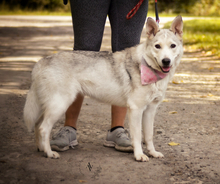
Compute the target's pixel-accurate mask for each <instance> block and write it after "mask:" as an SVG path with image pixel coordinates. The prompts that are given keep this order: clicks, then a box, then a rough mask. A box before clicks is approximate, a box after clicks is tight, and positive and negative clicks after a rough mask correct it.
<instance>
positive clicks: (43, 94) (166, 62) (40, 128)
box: [24, 16, 183, 162]
mask: <svg viewBox="0 0 220 184" xmlns="http://www.w3.org/2000/svg"><path fill="white" fill-rule="evenodd" d="M146 31H147V39H146V41H145V42H143V43H141V44H139V45H137V46H134V47H130V48H126V49H125V50H123V51H119V52H115V53H111V52H105V51H104V52H93V51H63V52H59V53H57V54H54V55H52V56H48V57H45V58H43V59H41V60H40V61H39V62H38V63H36V65H35V66H34V68H33V71H32V84H31V88H30V90H29V92H28V94H27V99H26V103H25V107H24V121H25V124H26V126H27V128H28V130H29V131H33V130H35V136H36V143H37V147H38V149H39V150H40V151H43V152H44V153H46V155H47V157H50V158H59V157H60V156H59V154H58V153H57V152H55V151H52V150H51V147H50V141H49V138H50V133H51V130H52V127H53V125H54V124H55V123H56V122H57V121H58V120H59V118H60V117H61V116H62V115H63V114H64V113H65V112H66V110H67V108H68V107H69V106H70V105H71V104H72V103H73V102H74V100H75V99H76V96H77V95H78V94H82V95H87V96H90V97H92V98H95V99H97V100H99V101H102V102H106V103H109V104H112V105H117V106H123V107H127V109H128V117H129V129H130V134H131V140H132V145H133V148H134V158H135V159H136V160H137V161H142V162H144V161H148V160H149V158H148V157H147V155H146V154H144V152H143V149H142V145H141V142H142V128H143V134H144V141H145V143H146V146H147V150H148V154H149V155H151V156H153V157H156V158H162V157H164V156H163V154H162V153H160V152H157V151H156V150H155V147H154V144H153V126H154V116H155V113H156V109H157V107H158V105H159V104H160V102H161V101H162V100H163V98H164V96H165V92H166V89H167V85H168V82H169V80H170V79H171V77H172V76H173V75H174V73H175V70H176V68H177V66H178V65H179V63H180V60H181V57H182V55H183V43H182V34H183V21H182V17H181V16H177V17H176V18H175V19H174V20H173V22H172V24H171V27H170V29H159V26H158V24H157V23H156V22H155V21H154V20H153V19H152V18H148V19H147V23H146Z"/></svg>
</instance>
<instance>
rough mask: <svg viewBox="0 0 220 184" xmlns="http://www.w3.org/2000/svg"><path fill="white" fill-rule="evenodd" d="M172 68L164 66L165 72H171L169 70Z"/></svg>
mask: <svg viewBox="0 0 220 184" xmlns="http://www.w3.org/2000/svg"><path fill="white" fill-rule="evenodd" d="M170 68H171V67H166V68H165V67H163V68H162V69H163V71H164V72H169V71H170Z"/></svg>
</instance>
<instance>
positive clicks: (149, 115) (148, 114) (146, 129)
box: [142, 103, 164, 158]
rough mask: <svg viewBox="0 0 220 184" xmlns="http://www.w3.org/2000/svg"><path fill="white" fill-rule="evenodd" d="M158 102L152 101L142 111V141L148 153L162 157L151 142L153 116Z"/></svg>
mask: <svg viewBox="0 0 220 184" xmlns="http://www.w3.org/2000/svg"><path fill="white" fill-rule="evenodd" d="M157 106H158V103H152V104H150V105H148V106H147V108H146V110H145V111H144V113H143V122H142V123H143V133H144V141H145V143H146V145H147V150H148V152H149V154H150V155H151V156H153V157H156V158H163V157H164V156H163V154H162V153H160V152H158V151H156V150H155V148H154V143H153V132H154V116H155V114H156V109H157Z"/></svg>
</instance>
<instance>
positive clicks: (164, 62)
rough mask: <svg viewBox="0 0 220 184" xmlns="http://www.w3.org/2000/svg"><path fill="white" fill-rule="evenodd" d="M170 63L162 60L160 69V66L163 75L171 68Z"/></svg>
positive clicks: (168, 60)
mask: <svg viewBox="0 0 220 184" xmlns="http://www.w3.org/2000/svg"><path fill="white" fill-rule="evenodd" d="M170 63H171V60H170V59H169V58H164V59H162V64H163V66H162V67H161V66H160V68H161V70H162V71H163V72H164V73H168V72H169V71H170V69H171V67H172V66H170Z"/></svg>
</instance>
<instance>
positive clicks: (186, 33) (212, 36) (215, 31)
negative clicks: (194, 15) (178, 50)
mask: <svg viewBox="0 0 220 184" xmlns="http://www.w3.org/2000/svg"><path fill="white" fill-rule="evenodd" d="M169 26H170V23H169V24H166V26H165V27H166V28H169ZM219 33H220V19H219V18H215V19H208V18H207V19H194V20H190V21H184V30H183V40H184V46H185V48H186V50H188V51H196V50H201V51H205V52H209V53H211V54H214V55H217V56H219V57H220V34H219Z"/></svg>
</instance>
